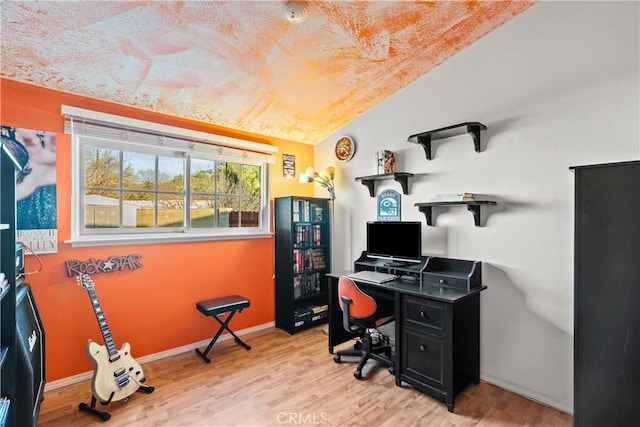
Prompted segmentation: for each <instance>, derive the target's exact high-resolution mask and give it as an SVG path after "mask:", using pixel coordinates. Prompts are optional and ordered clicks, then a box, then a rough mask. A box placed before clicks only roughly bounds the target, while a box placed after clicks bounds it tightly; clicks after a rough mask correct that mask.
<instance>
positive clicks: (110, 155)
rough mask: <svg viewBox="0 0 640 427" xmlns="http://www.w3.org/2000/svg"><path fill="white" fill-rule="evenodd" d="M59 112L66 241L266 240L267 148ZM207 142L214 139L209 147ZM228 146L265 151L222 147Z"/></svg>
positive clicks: (87, 113)
mask: <svg viewBox="0 0 640 427" xmlns="http://www.w3.org/2000/svg"><path fill="white" fill-rule="evenodd" d="M63 113H64V114H65V115H66V117H67V123H66V131H67V132H69V133H71V134H72V150H73V166H72V169H73V170H72V175H73V183H74V185H73V187H74V189H73V194H72V235H71V239H70V240H69V241H68V243H71V244H72V245H74V246H90V245H106V244H126V243H145V242H158V241H192V240H213V239H229V238H252V237H265V236H267V235H268V233H269V227H268V225H269V208H268V207H269V205H268V200H269V195H268V192H267V189H268V182H267V177H268V173H267V172H268V164H269V163H272V162H273V157H272V156H271V155H270V153H272V152H275V151H276V150H277V149H276V148H275V147H272V146H268V145H264V144H258V143H254V142H249V141H241V140H235V139H231V138H225V137H220V136H217V135H210V134H201V133H200V132H194V131H188V130H183V129H179V128H173V127H167V126H164V125H156V124H153V123H148V122H140V121H137V120H132V119H125V118H118V117H116V116H110V115H106V114H103V113H95V112H90V111H87V110H79V109H76V108H73V107H65V106H63ZM80 116H81V117H80ZM87 116H89V117H87ZM106 119H109V120H123V121H125V123H126V124H125V125H122V124H118V123H113V122H108V121H105V120H106ZM134 125H135V126H134ZM145 125H147V126H149V127H150V129H145V128H144V127H143V126H145ZM156 127H157V128H159V129H154V128H156ZM132 129H133V130H132ZM181 131H184V132H185V135H180V134H179V133H180V132H181ZM194 135H195V136H197V137H198V138H195V137H194ZM203 138H207V139H205V140H202V139H203ZM209 138H211V139H214V141H215V142H217V141H220V142H219V143H218V144H215V143H214V144H211V143H209V142H208V139H209ZM223 143H224V144H225V145H222V144H223ZM234 143H235V144H238V145H243V144H246V145H248V146H249V147H250V148H252V149H255V148H256V147H258V148H260V149H263V150H265V151H266V152H262V153H261V152H256V151H249V150H246V149H239V148H234V147H233V146H232V147H229V146H228V145H227V144H234Z"/></svg>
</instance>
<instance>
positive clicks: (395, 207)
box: [378, 190, 400, 221]
mask: <svg viewBox="0 0 640 427" xmlns="http://www.w3.org/2000/svg"><path fill="white" fill-rule="evenodd" d="M378 221H400V193H398V192H397V191H395V190H385V191H383V192H382V193H380V194H378Z"/></svg>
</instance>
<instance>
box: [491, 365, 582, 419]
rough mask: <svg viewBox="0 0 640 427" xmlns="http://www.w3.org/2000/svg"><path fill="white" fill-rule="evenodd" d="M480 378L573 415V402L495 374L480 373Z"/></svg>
mask: <svg viewBox="0 0 640 427" xmlns="http://www.w3.org/2000/svg"><path fill="white" fill-rule="evenodd" d="M480 379H482V381H485V382H487V383H489V384H493V385H495V386H496V387H500V388H501V389H504V390H507V391H510V392H513V393H516V394H519V395H520V396H522V397H526V398H527V399H529V400H533V401H534V402H538V403H541V404H543V405H546V406H550V407H552V408H555V409H557V410H559V411H561V412H564V413H565V414H569V415H573V403H572V402H563V401H560V400H558V399H556V398H553V397H551V396H547V395H546V394H543V393H540V392H537V391H535V390H531V389H529V388H527V387H522V386H521V385H518V384H514V383H512V382H509V381H507V380H504V379H502V378H499V377H494V376H493V375H489V374H487V373H480Z"/></svg>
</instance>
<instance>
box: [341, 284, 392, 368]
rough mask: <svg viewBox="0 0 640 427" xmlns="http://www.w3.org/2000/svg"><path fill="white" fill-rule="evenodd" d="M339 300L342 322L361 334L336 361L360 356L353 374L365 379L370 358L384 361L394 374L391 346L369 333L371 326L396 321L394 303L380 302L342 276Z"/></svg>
mask: <svg viewBox="0 0 640 427" xmlns="http://www.w3.org/2000/svg"><path fill="white" fill-rule="evenodd" d="M338 302H339V304H340V308H341V309H342V325H343V326H344V328H345V329H346V330H347V331H348V332H350V333H354V334H359V335H360V341H358V342H357V343H356V345H355V346H354V348H353V349H347V350H340V351H338V352H336V354H335V356H333V360H334V361H335V362H336V363H340V360H341V358H342V356H359V357H360V359H359V360H358V366H357V368H356V371H355V372H354V374H353V375H354V376H355V377H356V378H357V379H360V378H362V368H363V367H364V365H365V364H366V363H367V361H368V360H369V359H374V360H377V361H379V362H381V363H384V364H385V365H387V366H388V368H389V372H391V373H393V372H394V363H393V360H392V359H391V346H390V345H388V344H383V343H379V344H376V345H374V344H373V342H372V338H371V334H370V333H369V329H372V328H377V327H379V326H382V325H386V324H387V323H389V322H391V321H393V320H394V317H393V315H394V307H393V304H387V305H386V306H385V305H383V304H380V305H379V304H378V303H377V302H376V300H375V299H373V298H372V297H370V296H369V295H367V294H365V293H364V292H362V291H361V290H360V288H358V286H357V285H356V284H355V283H353V281H351V279H349V278H347V277H340V280H339V281H338Z"/></svg>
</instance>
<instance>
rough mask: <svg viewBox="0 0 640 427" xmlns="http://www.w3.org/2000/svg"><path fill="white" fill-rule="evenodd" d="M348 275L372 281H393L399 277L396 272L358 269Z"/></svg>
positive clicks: (356, 278)
mask: <svg viewBox="0 0 640 427" xmlns="http://www.w3.org/2000/svg"><path fill="white" fill-rule="evenodd" d="M347 277H349V278H350V279H355V280H362V281H364V282H372V283H385V282H391V281H393V280H396V279H397V278H398V276H396V275H395V274H389V273H382V272H380V271H358V272H356V273H351V274H349V275H348V276H347Z"/></svg>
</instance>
